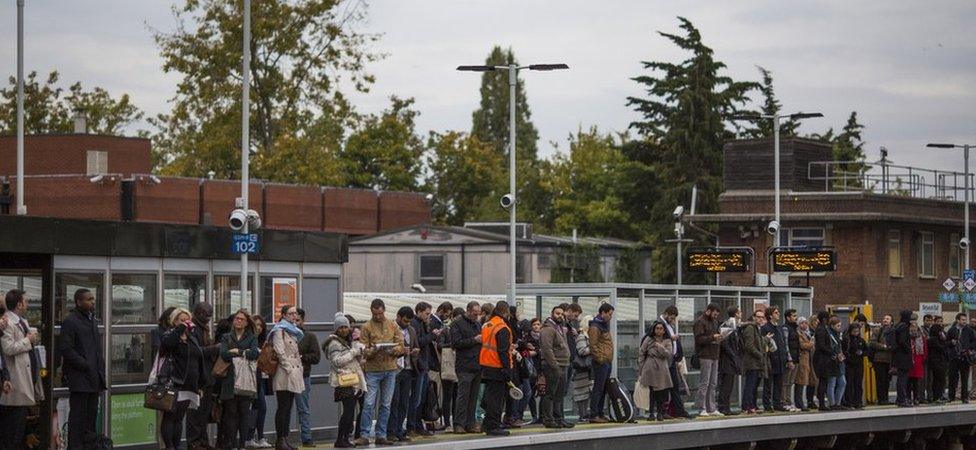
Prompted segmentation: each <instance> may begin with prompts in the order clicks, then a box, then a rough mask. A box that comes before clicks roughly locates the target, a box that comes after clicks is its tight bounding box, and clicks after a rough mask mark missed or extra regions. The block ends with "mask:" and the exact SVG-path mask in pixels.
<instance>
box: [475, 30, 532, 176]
mask: <svg viewBox="0 0 976 450" xmlns="http://www.w3.org/2000/svg"><path fill="white" fill-rule="evenodd" d="M510 64H518V61H516V59H515V53H513V52H512V49H511V48H509V49H508V50H502V48H501V47H499V46H497V45H496V46H495V47H494V48H492V49H491V54H489V55H488V58H487V59H486V60H485V65H488V66H508V65H510ZM480 92H481V104H480V106H479V107H478V109H477V110H475V112H474V113H473V114H472V115H471V135H472V136H474V137H476V138H478V139H479V140H480V141H481V142H486V143H489V144H491V145H492V147H493V148H494V149H495V151H496V152H498V153H499V154H500V155H508V134H509V133H508V131H509V119H510V111H509V104H510V102H509V97H510V95H509V85H508V72H507V71H505V70H496V71H491V72H484V73H483V74H482V75H481V89H480ZM515 98H516V100H515V133H516V134H515V150H516V157H517V158H519V159H525V160H529V161H536V160H537V156H536V152H537V149H536V143H537V141H538V140H539V132H538V131H537V130H536V129H535V125H533V124H532V121H531V119H530V117H531V115H532V113H531V112H530V111H529V101H528V99H527V98H526V96H525V83H524V82H523V81H522V80H521V79H518V80H517V81H516V83H515Z"/></svg>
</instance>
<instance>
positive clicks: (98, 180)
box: [88, 175, 105, 183]
mask: <svg viewBox="0 0 976 450" xmlns="http://www.w3.org/2000/svg"><path fill="white" fill-rule="evenodd" d="M104 179H105V175H95V176H93V177H91V178H89V179H88V181H91V182H92V183H101V181H102V180H104Z"/></svg>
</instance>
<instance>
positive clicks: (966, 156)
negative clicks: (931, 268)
mask: <svg viewBox="0 0 976 450" xmlns="http://www.w3.org/2000/svg"><path fill="white" fill-rule="evenodd" d="M969 148H970V146H969V145H965V146H963V148H962V154H963V159H964V160H965V166H966V175H965V178H966V179H965V181H964V186H965V189H964V190H965V191H966V194H965V199H966V203H965V205H966V206H965V207H964V208H963V211H965V212H964V213H963V220H964V221H965V224H964V226H965V230H966V231H965V233H966V241H967V242H968V241H969ZM971 245H972V244H970V245H967V246H966V270H969V269H970V267H969V265H970V262H969V247H970V246H971Z"/></svg>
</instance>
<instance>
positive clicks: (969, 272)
mask: <svg viewBox="0 0 976 450" xmlns="http://www.w3.org/2000/svg"><path fill="white" fill-rule="evenodd" d="M974 278H976V269H966V270H963V271H962V279H963V280H972V279H974Z"/></svg>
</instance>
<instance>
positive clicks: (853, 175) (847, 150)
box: [810, 111, 867, 189]
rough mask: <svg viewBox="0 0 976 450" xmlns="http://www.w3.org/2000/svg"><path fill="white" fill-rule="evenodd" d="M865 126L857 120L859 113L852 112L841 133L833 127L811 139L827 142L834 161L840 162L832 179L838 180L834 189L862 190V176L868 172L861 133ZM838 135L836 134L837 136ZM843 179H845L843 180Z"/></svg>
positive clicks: (814, 135)
mask: <svg viewBox="0 0 976 450" xmlns="http://www.w3.org/2000/svg"><path fill="white" fill-rule="evenodd" d="M862 130H864V125H863V124H861V123H860V122H858V120H857V111H851V115H850V116H848V117H847V123H846V124H844V127H843V128H841V131H840V133H836V132H835V131H834V129H833V127H831V128H828V129H827V131H826V132H824V133H823V134H812V135H810V138H812V139H817V140H819V141H822V142H826V143H828V144H830V145H831V147H832V148H833V158H834V161H840V163H838V164H836V165H835V166H834V167H833V169H832V170H833V171H834V172H833V173H832V174H831V176H832V177H834V178H836V180H835V181H834V183H833V184H834V187H836V188H841V189H846V188H861V187H863V183H862V182H861V178H860V177H861V175H863V174H864V172H865V171H866V170H867V165H865V163H864V160H865V158H866V156H865V155H864V141H863V140H862V138H861V131H862ZM835 133H836V134H835ZM841 177H843V178H841Z"/></svg>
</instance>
